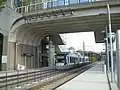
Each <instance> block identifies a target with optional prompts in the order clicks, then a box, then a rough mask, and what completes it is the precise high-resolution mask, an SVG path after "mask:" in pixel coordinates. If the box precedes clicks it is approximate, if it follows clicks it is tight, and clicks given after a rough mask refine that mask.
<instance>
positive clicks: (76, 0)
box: [15, 0, 109, 13]
mask: <svg viewBox="0 0 120 90" xmlns="http://www.w3.org/2000/svg"><path fill="white" fill-rule="evenodd" d="M104 1H109V0H104ZM94 2H103V1H99V0H68V2H66V0H59V1H47V2H41V3H35V4H30V5H27V6H21V7H18V8H16V9H15V11H16V12H19V13H25V12H31V11H36V10H44V9H49V8H56V7H61V6H70V5H73V4H82V3H94Z"/></svg>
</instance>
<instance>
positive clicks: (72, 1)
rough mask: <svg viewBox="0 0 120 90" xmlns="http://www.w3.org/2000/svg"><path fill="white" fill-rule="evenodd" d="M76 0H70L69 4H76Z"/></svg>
mask: <svg viewBox="0 0 120 90" xmlns="http://www.w3.org/2000/svg"><path fill="white" fill-rule="evenodd" d="M77 3H78V0H70V4H77Z"/></svg>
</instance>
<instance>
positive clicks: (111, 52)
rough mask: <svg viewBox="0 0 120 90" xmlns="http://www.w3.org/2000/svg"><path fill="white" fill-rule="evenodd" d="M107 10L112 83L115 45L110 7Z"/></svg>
mask: <svg viewBox="0 0 120 90" xmlns="http://www.w3.org/2000/svg"><path fill="white" fill-rule="evenodd" d="M107 10H108V24H109V25H108V26H109V35H110V58H111V82H113V76H114V71H113V45H112V30H111V16H110V7H109V5H108V4H107Z"/></svg>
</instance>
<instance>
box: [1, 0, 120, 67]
mask: <svg viewBox="0 0 120 90" xmlns="http://www.w3.org/2000/svg"><path fill="white" fill-rule="evenodd" d="M12 1H13V0H8V1H7V5H6V7H5V8H4V9H2V10H1V12H0V16H1V17H0V20H1V21H4V23H3V22H0V27H1V33H3V37H6V40H3V44H5V43H8V48H7V49H6V47H7V46H4V45H3V55H4V54H5V55H7V57H8V60H7V65H8V67H7V68H8V69H14V68H15V67H16V65H17V64H24V60H23V59H24V57H23V56H22V55H21V54H22V53H23V52H31V53H34V54H35V55H36V56H35V57H36V58H35V57H33V58H34V60H35V63H39V62H40V61H39V59H38V55H39V53H38V52H39V51H41V50H40V47H41V46H42V45H41V41H42V40H43V39H45V40H44V41H43V42H46V41H47V40H49V43H50V44H46V45H49V47H53V46H52V45H53V44H52V40H53V39H54V40H53V41H55V40H56V41H55V42H56V43H57V44H58V43H59V44H62V43H60V42H61V40H60V39H59V35H58V34H62V33H74V32H88V31H94V32H95V40H96V42H103V41H104V36H102V35H103V34H101V31H103V30H106V26H108V24H109V23H108V10H107V4H109V5H110V12H111V22H112V30H113V31H116V30H118V29H119V28H120V25H119V24H120V11H119V10H120V3H119V0H101V1H94V2H85V3H80V2H79V3H76V4H64V5H63V6H56V7H50V8H43V7H42V6H43V3H41V2H40V3H37V4H36V3H35V4H32V5H27V6H21V7H18V8H15V9H13V4H12ZM44 3H45V2H44ZM41 5H42V6H41ZM48 36H50V37H48ZM57 37H58V39H56V38H57ZM51 38H52V39H51ZM46 43H47V42H46ZM44 46H45V45H43V46H42V47H44ZM37 48H38V49H37ZM43 51H44V50H43ZM49 51H50V50H49ZM52 51H53V49H51V52H52ZM5 52H6V53H5ZM16 52H17V53H16ZM16 56H17V57H16ZM49 56H51V57H53V56H54V55H53V54H51V55H49ZM52 59H53V58H51V61H50V62H49V63H50V65H53V64H51V63H52V62H53V61H52ZM37 66H38V67H39V66H40V65H37Z"/></svg>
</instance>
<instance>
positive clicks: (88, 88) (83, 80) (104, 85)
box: [55, 62, 110, 90]
mask: <svg viewBox="0 0 120 90" xmlns="http://www.w3.org/2000/svg"><path fill="white" fill-rule="evenodd" d="M103 70H104V69H103V63H102V62H96V65H95V66H94V67H92V68H90V69H88V70H87V71H85V72H84V73H82V74H80V75H78V76H77V77H75V78H74V79H72V80H70V81H69V82H67V83H65V84H64V85H62V86H60V87H58V88H57V89H55V90H110V88H109V84H108V79H107V75H106V73H105V72H104V71H103Z"/></svg>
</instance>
